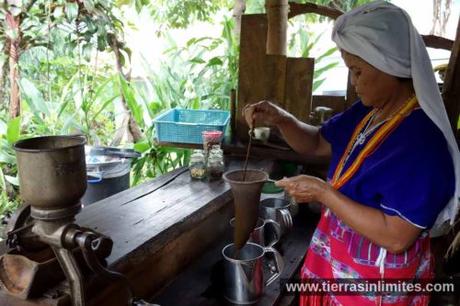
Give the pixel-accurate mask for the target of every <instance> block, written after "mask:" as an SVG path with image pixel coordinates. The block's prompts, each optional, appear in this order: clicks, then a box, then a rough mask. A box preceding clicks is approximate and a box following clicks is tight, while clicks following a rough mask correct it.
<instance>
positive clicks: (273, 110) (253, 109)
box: [243, 100, 291, 128]
mask: <svg viewBox="0 0 460 306" xmlns="http://www.w3.org/2000/svg"><path fill="white" fill-rule="evenodd" d="M243 116H244V118H245V119H246V122H247V124H248V125H249V128H253V127H254V125H255V122H257V123H258V124H259V125H268V126H277V125H278V124H280V123H281V122H282V121H283V120H284V119H286V118H289V117H290V116H291V115H290V114H289V113H288V112H287V111H285V110H284V109H282V108H281V107H279V106H276V105H275V104H273V103H272V102H270V101H266V100H262V101H260V102H257V103H254V104H248V105H246V106H245V107H244V108H243Z"/></svg>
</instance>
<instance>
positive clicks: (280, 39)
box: [265, 0, 289, 55]
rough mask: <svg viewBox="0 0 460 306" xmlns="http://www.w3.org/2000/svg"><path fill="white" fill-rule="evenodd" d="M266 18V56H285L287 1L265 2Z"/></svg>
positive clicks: (271, 0)
mask: <svg viewBox="0 0 460 306" xmlns="http://www.w3.org/2000/svg"><path fill="white" fill-rule="evenodd" d="M265 8H266V11H267V18H268V33H267V54H268V55H286V51H287V47H286V46H287V22H288V13H289V4H288V0H266V2H265Z"/></svg>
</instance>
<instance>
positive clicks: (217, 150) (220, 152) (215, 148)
mask: <svg viewBox="0 0 460 306" xmlns="http://www.w3.org/2000/svg"><path fill="white" fill-rule="evenodd" d="M213 154H214V155H219V156H221V157H222V160H223V159H224V151H223V150H222V149H221V148H220V145H213V146H212V147H211V150H210V151H209V156H211V155H213Z"/></svg>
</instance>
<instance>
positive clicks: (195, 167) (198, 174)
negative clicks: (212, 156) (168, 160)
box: [189, 150, 206, 180]
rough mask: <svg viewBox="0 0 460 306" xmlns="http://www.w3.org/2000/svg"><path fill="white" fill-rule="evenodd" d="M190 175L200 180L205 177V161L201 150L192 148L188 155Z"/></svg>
mask: <svg viewBox="0 0 460 306" xmlns="http://www.w3.org/2000/svg"><path fill="white" fill-rule="evenodd" d="M189 169H190V176H191V177H192V178H193V179H197V180H201V179H203V178H205V177H206V163H205V157H204V154H203V150H194V151H193V153H192V155H191V156H190V164H189Z"/></svg>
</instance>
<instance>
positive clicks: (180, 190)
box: [0, 159, 309, 306]
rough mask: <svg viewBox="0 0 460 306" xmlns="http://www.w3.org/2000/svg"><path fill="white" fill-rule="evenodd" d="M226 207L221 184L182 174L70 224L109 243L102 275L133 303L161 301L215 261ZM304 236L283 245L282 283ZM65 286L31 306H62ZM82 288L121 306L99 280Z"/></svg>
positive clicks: (0, 298)
mask: <svg viewBox="0 0 460 306" xmlns="http://www.w3.org/2000/svg"><path fill="white" fill-rule="evenodd" d="M272 166H273V162H272V161H267V160H262V159H261V160H251V161H250V164H249V168H256V169H261V170H265V171H267V172H270V170H271V167H272ZM241 167H242V161H241V159H236V160H231V161H229V162H228V163H227V170H230V169H238V168H241ZM232 201H233V196H232V194H231V190H230V186H229V185H228V184H227V183H225V182H224V181H223V180H218V181H212V182H207V181H195V180H192V179H191V178H190V174H189V171H188V169H187V168H180V169H177V170H174V171H172V172H170V173H168V174H165V175H163V176H160V177H158V178H156V179H154V180H152V181H149V182H146V183H144V184H142V185H139V186H137V187H134V188H131V189H128V190H126V191H124V192H121V193H119V194H116V195H114V196H112V197H109V198H107V199H104V200H102V201H99V202H97V203H94V204H92V205H90V206H88V207H85V208H84V209H83V210H82V211H81V213H79V214H78V215H77V216H76V222H77V223H78V224H79V225H81V226H84V227H88V228H92V229H94V230H95V231H97V232H99V233H101V234H104V235H107V236H110V237H111V238H112V240H113V241H114V245H113V249H112V253H111V255H110V256H109V257H108V258H107V262H108V267H109V268H110V269H112V270H115V271H119V272H122V273H124V274H125V275H126V276H127V277H128V279H129V280H130V282H131V284H132V286H133V287H134V289H135V294H136V296H139V297H143V298H149V297H154V296H155V295H157V294H158V292H160V291H162V290H163V291H162V292H164V294H165V295H162V296H163V297H164V298H165V299H166V292H168V290H172V288H174V286H176V285H177V282H176V281H174V282H173V280H174V279H176V280H179V279H184V277H186V275H187V274H186V273H188V272H185V271H188V270H186V268H187V267H189V266H190V264H192V263H193V265H194V266H200V260H201V262H203V260H204V262H206V263H207V258H211V257H212V258H214V259H216V258H217V257H216V256H218V255H216V254H219V252H218V251H219V250H220V249H221V246H222V245H221V244H222V243H225V242H228V240H223V239H222V237H224V236H225V235H226V234H228V230H229V227H228V221H229V220H230V218H231V217H232V215H233V205H232ZM305 230H306V229H301V231H300V232H297V231H294V232H293V234H292V236H289V237H290V238H288V239H286V241H284V242H283V245H282V248H284V249H285V253H286V255H289V254H291V252H294V249H296V248H297V249H296V251H295V252H294V253H293V254H295V255H293V256H292V260H293V261H292V265H288V268H287V269H286V270H285V271H286V272H285V273H287V274H286V277H288V276H289V275H288V273H292V271H294V270H295V269H297V267H298V264H299V263H300V260H301V256H302V254H303V253H304V250H305V248H306V243H308V241H309V236H308V233H306V232H305ZM302 231H303V232H302ZM296 241H297V242H299V243H300V244H299V246H297V244H296V243H297V242H296ZM299 248H300V249H299ZM289 256H291V255H289ZM289 258H291V257H289ZM290 260H291V259H289V260H288V261H290ZM209 263H211V261H209ZM209 268H210V266H206V267H204V269H209ZM207 271H209V270H207ZM289 271H290V272H289ZM190 273H193V272H190ZM193 275H194V274H193ZM193 277H195V276H193ZM192 279H193V278H192ZM208 280H209V274H207V273H204V274H201V275H200V277H198V278H197V279H196V281H193V282H194V283H197V285H198V283H200V284H199V285H200V286H202V287H200V288H204V287H203V286H207V284H208V283H209V282H208ZM63 284H64V285H63V286H62V284H61V286H60V288H58V289H56V288H50V292H49V293H48V296H55V298H54V300H53V301H50V298H47V299H37V300H31V301H30V302H31V303H30V305H38V304H39V303H41V304H40V305H61V304H60V302H58V300H59V301H61V300H62V301H64V300H65V298H62V299H61V298H60V295H62V294H64V293H65V292H69V290H68V288H67V287H66V283H63ZM85 284H87V288H88V289H89V292H88V296H91V297H92V298H91V300H90V301H89V302H88V303H87V305H88V306H92V305H98V306H104V305H110V306H117V305H120V306H121V305H123V306H125V303H126V302H125V301H126V299H123V297H126V290H125V289H124V288H123V286H122V285H121V283H120V284H117V283H115V282H113V281H112V282H109V283H108V284H107V283H106V284H105V285H104V286H101V285H100V280H99V283H98V282H97V281H95V280H93V279H91V278H87V279H85ZM168 285H169V286H168ZM165 288H166V289H165ZM168 288H170V289H168ZM197 292H198V291H197ZM184 294H185V293H184ZM186 294H190V293H186ZM275 295H279V294H277V293H276V290H274V289H273V290H271V289H270V290H269V291H267V298H268V297H269V296H275ZM265 299H266V298H265V297H264V300H265ZM269 299H270V302H269V303H267V304H261V305H272V303H273V302H272V301H275V300H276V299H277V298H269ZM5 300H6V298H5V296H4V295H2V292H1V290H0V305H29V303H28V302H29V301H28V302H27V303H18V304H16V303H13V302H11V301H13V299H10V298H8V302H7V304H5V303H3V302H4V301H5ZM165 301H166V300H165ZM62 305H65V303H64V304H62ZM164 305H168V303H164V304H163V306H164ZM169 305H178V304H174V303H172V304H169ZM209 305H211V304H209ZM214 305H218V304H214Z"/></svg>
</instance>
